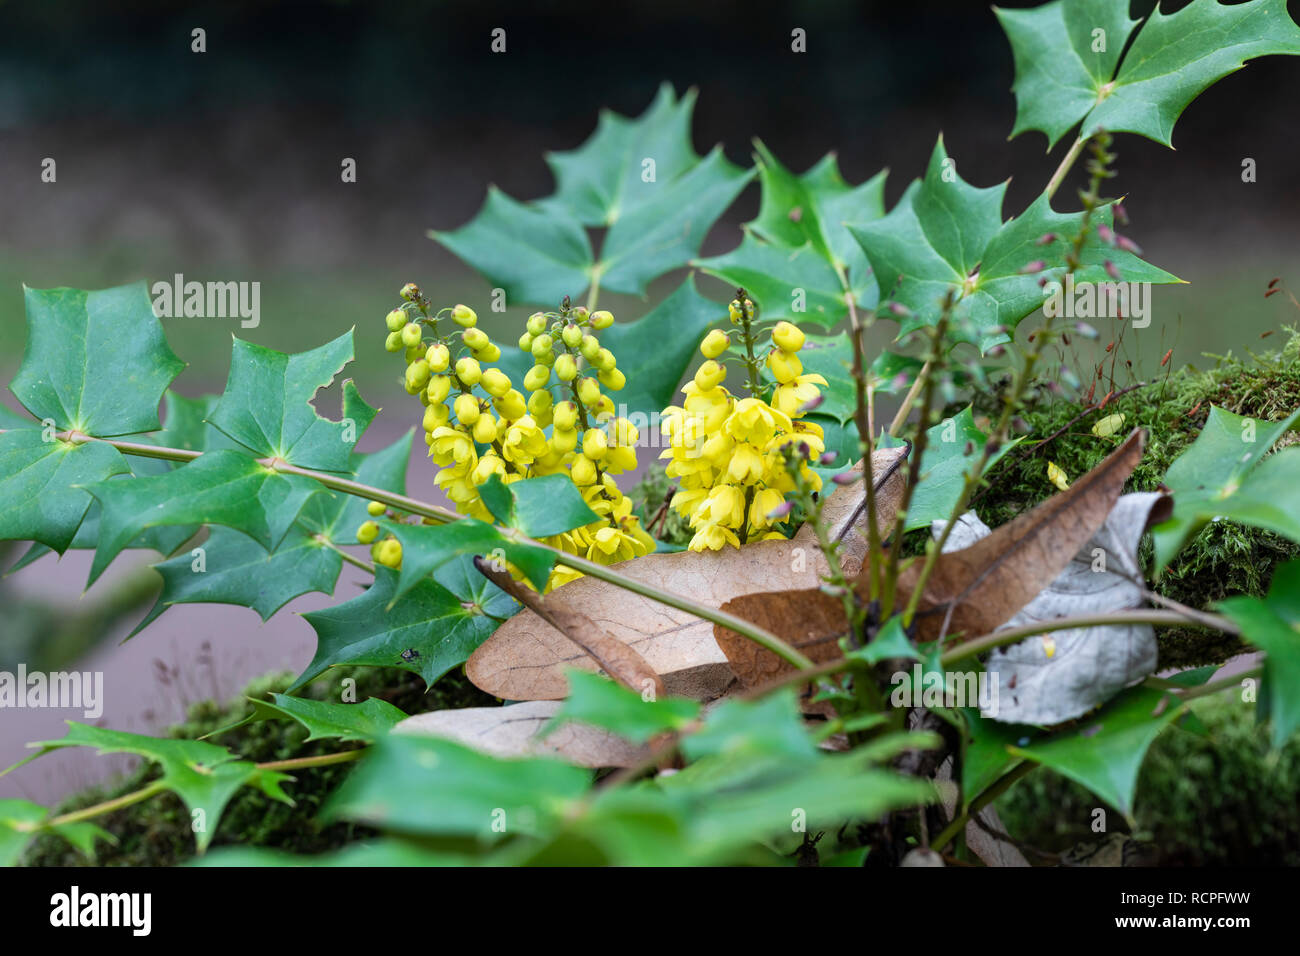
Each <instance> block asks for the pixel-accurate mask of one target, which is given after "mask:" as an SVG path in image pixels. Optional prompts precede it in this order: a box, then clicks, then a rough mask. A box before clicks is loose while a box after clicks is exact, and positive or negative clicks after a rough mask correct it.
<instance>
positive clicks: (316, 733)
mask: <svg viewBox="0 0 1300 956" xmlns="http://www.w3.org/2000/svg"><path fill="white" fill-rule="evenodd" d="M271 698H272V699H271V700H269V701H266V700H254V699H252V698H250V702H251V703H252V705H253V713H252V714H250V715H249V716H248V717H247V718H245V719H244V720H241V721H240V722H239V723H237V724H234V725H232V726H230V727H227V728H225V729H226V730H233V729H234V728H235V727H242V726H243V725H244V724H248V723H254V722H256V721H261V720H286V719H287V720H296V721H297V722H298V723H300V724H302V726H303V727H305V728H306V729H307V732H308V733H307V739H308V740H360V741H363V742H365V743H371V742H373V741H375V740H378V739H379V738H380V737H383V736H385V735H387V733H388V732H389V731H390V730H392V729H393V728H394V727H396V726H397V724H398V723H399V722H400V721H403V720H405V719H406V717H407V715H406V713H405V712H404V711H403V710H402V709H401V708H399V707H394V706H393V705H392V704H390V703H388V701H386V700H381V699H380V698H378V697H367V698H366V699H365V700H363V701H361V703H359V704H343V703H337V702H335V701H327V700H310V699H308V698H305V697H290V696H289V695H288V694H272V695H271ZM221 732H222V731H218V732H217V733H221ZM214 736H215V735H214Z"/></svg>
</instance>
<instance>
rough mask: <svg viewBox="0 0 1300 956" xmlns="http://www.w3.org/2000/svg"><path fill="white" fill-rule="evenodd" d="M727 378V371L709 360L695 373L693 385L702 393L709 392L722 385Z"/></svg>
mask: <svg viewBox="0 0 1300 956" xmlns="http://www.w3.org/2000/svg"><path fill="white" fill-rule="evenodd" d="M726 377H727V369H726V367H725V366H723V365H719V364H718V363H717V362H715V361H714V360H713V359H709V360H708V361H707V362H705V363H704V364H703V365H701V366H700V367H699V369H698V370H696V372H695V384H696V386H697V387H698V388H699V389H700V391H702V392H707V391H711V390H712V389H715V388H717V387H718V386H719V385H721V384H722V382H723V380H724V379H725V378H726Z"/></svg>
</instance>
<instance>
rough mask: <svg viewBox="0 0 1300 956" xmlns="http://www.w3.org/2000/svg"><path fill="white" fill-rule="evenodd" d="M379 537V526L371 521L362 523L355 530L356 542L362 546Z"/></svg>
mask: <svg viewBox="0 0 1300 956" xmlns="http://www.w3.org/2000/svg"><path fill="white" fill-rule="evenodd" d="M377 537H379V525H377V524H375V523H374V522H373V521H363V522H362V523H361V527H359V528H357V540H358V541H359V542H361V543H362V544H369V543H370V542H372V541H374V540H375V539H376V538H377Z"/></svg>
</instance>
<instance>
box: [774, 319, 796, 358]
mask: <svg viewBox="0 0 1300 956" xmlns="http://www.w3.org/2000/svg"><path fill="white" fill-rule="evenodd" d="M772 341H773V342H775V343H776V347H777V348H779V349H781V350H782V351H783V352H798V351H799V350H800V349H801V348H803V343H804V334H803V330H802V329H800V328H799V326H797V325H794V324H793V323H790V322H778V323H776V325H775V326H774V327H773V329H772Z"/></svg>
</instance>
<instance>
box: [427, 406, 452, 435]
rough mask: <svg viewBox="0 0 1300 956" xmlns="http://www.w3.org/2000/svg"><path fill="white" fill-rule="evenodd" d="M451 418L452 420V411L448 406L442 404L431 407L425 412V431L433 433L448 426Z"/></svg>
mask: <svg viewBox="0 0 1300 956" xmlns="http://www.w3.org/2000/svg"><path fill="white" fill-rule="evenodd" d="M449 418H451V410H450V409H449V408H447V406H446V405H443V404H442V403H441V402H439V403H437V404H435V405H430V406H429V407H428V408H426V409H425V410H424V422H423V424H424V430H425V431H426V432H433V431H435V430H437V429H439V428H441V427H442V426H443V425H445V424H447V420H448V419H449Z"/></svg>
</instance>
